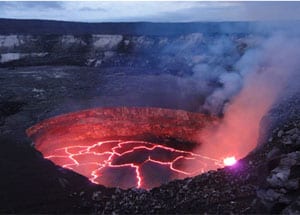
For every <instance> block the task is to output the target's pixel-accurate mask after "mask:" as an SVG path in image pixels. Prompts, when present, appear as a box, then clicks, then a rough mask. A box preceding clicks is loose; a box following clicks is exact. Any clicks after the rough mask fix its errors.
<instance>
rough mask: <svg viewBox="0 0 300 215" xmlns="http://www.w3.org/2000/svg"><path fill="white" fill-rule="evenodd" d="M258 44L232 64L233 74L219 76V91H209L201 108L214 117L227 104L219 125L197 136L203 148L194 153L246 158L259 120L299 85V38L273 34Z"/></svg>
mask: <svg viewBox="0 0 300 215" xmlns="http://www.w3.org/2000/svg"><path fill="white" fill-rule="evenodd" d="M260 44H261V45H259V46H257V47H256V48H252V49H249V50H248V51H246V52H245V53H244V55H243V56H242V57H241V58H240V60H239V61H238V62H237V63H236V64H235V69H236V71H237V73H224V74H222V75H221V76H219V78H220V82H221V83H222V84H223V87H222V88H218V89H216V90H215V91H213V93H212V94H211V95H210V96H209V97H208V98H207V99H206V101H205V104H204V108H206V109H209V110H211V112H212V113H216V112H218V111H219V110H220V107H222V103H224V102H225V100H227V99H229V102H228V103H227V104H226V105H225V107H224V117H223V119H222V121H221V122H220V124H219V125H217V126H214V127H210V128H206V129H205V131H204V132H203V133H202V132H201V135H199V140H200V141H201V142H202V143H203V144H202V145H201V147H199V148H198V149H197V152H198V153H201V154H205V155H207V156H211V157H214V158H217V159H221V158H225V157H227V156H235V157H236V158H242V157H244V156H245V155H247V154H248V153H249V152H250V151H251V150H253V149H254V148H255V147H256V145H257V139H258V135H259V124H260V120H261V119H262V117H263V116H264V115H265V114H266V113H267V112H268V110H269V109H270V108H271V107H272V105H273V104H274V103H275V102H276V101H278V100H279V99H280V98H281V96H282V95H283V94H284V92H286V90H287V88H289V87H291V86H290V85H294V87H295V84H296V85H299V84H298V83H299V76H298V74H299V72H300V61H299V59H300V49H299V47H300V40H299V37H296V36H295V37H293V36H291V35H289V36H288V37H287V36H286V34H283V33H276V34H273V35H271V36H269V37H267V38H265V39H264V40H262V41H261V42H260ZM295 79H298V80H295ZM296 87H297V86H296Z"/></svg>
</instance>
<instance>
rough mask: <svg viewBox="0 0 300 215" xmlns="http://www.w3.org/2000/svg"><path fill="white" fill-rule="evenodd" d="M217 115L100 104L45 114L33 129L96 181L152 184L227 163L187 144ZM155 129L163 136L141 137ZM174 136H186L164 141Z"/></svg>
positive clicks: (42, 146)
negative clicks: (53, 115)
mask: <svg viewBox="0 0 300 215" xmlns="http://www.w3.org/2000/svg"><path fill="white" fill-rule="evenodd" d="M216 121H217V119H216V118H213V117H210V116H206V115H203V114H196V113H189V112H185V111H179V110H168V109H160V108H99V109H91V110H85V111H80V112H75V113H71V114H66V115H61V116H58V117H54V118H51V119H48V120H45V121H43V122H41V123H39V124H37V125H35V126H33V127H31V128H30V129H28V130H27V134H28V135H29V137H31V138H32V139H33V141H34V143H35V148H36V149H37V150H39V151H40V152H42V154H43V156H44V157H45V158H46V159H49V160H51V161H52V162H53V163H55V164H56V165H59V166H62V167H64V168H68V169H71V170H73V171H75V172H77V173H79V174H81V175H84V176H86V177H87V178H89V180H90V181H92V182H93V183H96V184H102V185H105V186H108V187H121V188H124V189H126V188H131V187H137V188H144V189H151V188H153V187H156V186H159V185H161V184H162V183H166V182H168V181H170V180H174V179H181V178H186V177H190V176H194V175H196V174H199V173H202V172H205V171H208V170H211V169H216V168H218V167H222V166H223V162H222V161H221V160H218V159H213V158H210V157H207V156H205V155H201V154H197V153H193V152H192V148H191V147H190V148H189V147H187V145H184V144H187V143H186V142H185V141H191V142H193V141H194V139H193V135H192V134H193V133H196V131H197V132H199V131H200V130H201V129H202V128H204V127H205V126H206V125H207V124H209V123H215V122H216ZM150 132H151V134H152V135H154V136H155V137H160V139H156V140H155V139H154V140H148V139H149V138H148V139H147V138H144V139H143V138H142V139H141V137H149V133H150ZM137 137H139V138H137ZM170 137H172V138H174V137H175V138H176V139H179V140H181V141H179V142H177V144H175V142H172V140H173V139H171V141H168V142H165V141H164V139H166V138H167V139H168V138H170ZM195 138H197V137H195ZM159 140H161V141H159ZM194 144H196V146H197V147H198V146H199V143H194ZM196 146H195V147H196Z"/></svg>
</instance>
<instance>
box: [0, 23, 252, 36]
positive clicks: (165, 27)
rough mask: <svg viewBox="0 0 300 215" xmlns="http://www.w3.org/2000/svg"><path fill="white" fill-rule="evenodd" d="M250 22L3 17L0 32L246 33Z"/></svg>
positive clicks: (167, 34)
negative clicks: (163, 21)
mask: <svg viewBox="0 0 300 215" xmlns="http://www.w3.org/2000/svg"><path fill="white" fill-rule="evenodd" d="M249 26H250V23H248V22H190V23H150V22H132V23H125V22H121V23H84V22H68V21H48V20H20V19H0V34H75V35H76V34H123V35H166V36H172V35H174V36H175V35H182V34H189V33H196V32H202V33H209V34H213V33H217V32H220V31H222V32H223V33H245V32H247V31H249Z"/></svg>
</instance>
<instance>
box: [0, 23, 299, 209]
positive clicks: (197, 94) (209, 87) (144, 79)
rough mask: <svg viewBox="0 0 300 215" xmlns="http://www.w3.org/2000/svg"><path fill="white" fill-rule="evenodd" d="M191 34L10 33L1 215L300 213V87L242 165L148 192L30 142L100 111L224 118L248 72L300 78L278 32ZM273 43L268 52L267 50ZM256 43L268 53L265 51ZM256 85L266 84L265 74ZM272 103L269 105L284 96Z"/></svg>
mask: <svg viewBox="0 0 300 215" xmlns="http://www.w3.org/2000/svg"><path fill="white" fill-rule="evenodd" d="M229 26H230V25H229ZM66 29H67V28H66ZM153 29H155V25H154V27H153ZM188 29H189V31H188V32H187V33H184V34H182V35H180V32H178V31H176V34H175V33H173V34H171V35H166V34H164V35H163V36H159V33H157V32H156V33H155V35H154V36H153V35H149V32H148V33H147V34H145V35H133V33H132V32H129V34H128V33H127V34H125V35H122V34H120V32H117V33H118V35H114V36H111V35H110V36H107V35H104V36H103V35H92V34H90V35H89V34H88V35H75V36H74V35H73V36H72V35H62V34H57V32H54V34H52V35H50V34H45V33H43V32H42V33H40V34H41V35H33V36H31V35H30V32H25V33H26V36H24V33H22V31H20V33H19V34H16V30H15V29H14V31H13V32H12V33H14V34H9V33H8V32H4V33H5V34H4V33H3V35H1V36H0V52H1V59H0V62H1V68H0V132H1V133H0V135H1V141H0V143H1V150H0V169H1V179H0V190H1V192H0V212H1V213H101V214H103V213H104V214H106V213H116V214H118V213H121V214H122V213H128V214H132V213H139V214H149V213H156V214H157V213H163V214H166V213H168V214H170V213H171V214H181V213H205V212H207V213H218V214H224V213H237V214H240V213H272V214H274V213H283V214H293V213H299V211H300V209H299V206H300V199H299V178H300V175H299V171H300V170H299V165H300V152H299V149H300V148H299V147H300V142H299V141H300V108H299V107H300V98H299V92H300V91H299V85H298V84H297V83H296V84H295V83H294V82H295V81H291V79H288V80H287V81H286V82H285V83H288V84H286V85H285V86H284V87H282V88H280V91H279V92H277V91H275V92H276V93H275V94H276V95H280V96H278V97H276V96H275V98H274V99H273V100H274V102H272V103H270V105H269V106H270V108H268V109H266V110H267V111H266V113H264V114H263V117H262V118H260V121H259V133H260V135H259V139H258V144H259V145H258V147H257V148H256V149H255V150H254V151H252V152H251V153H250V154H248V155H247V156H246V157H245V158H243V159H241V160H240V161H239V162H238V164H237V165H235V166H232V167H226V168H223V169H219V170H214V171H209V172H207V173H205V174H202V175H199V176H196V177H193V178H187V179H184V180H176V181H172V182H170V183H167V184H163V185H161V186H160V187H157V188H153V189H152V190H148V191H146V190H141V189H136V188H132V189H128V190H122V189H119V188H105V187H103V186H100V185H95V184H92V183H91V182H90V181H88V180H87V179H86V178H85V177H83V176H81V175H79V174H77V173H74V172H72V171H70V170H66V169H63V168H61V167H59V166H55V165H54V164H53V163H52V162H50V161H48V160H45V159H43V157H42V155H41V153H40V152H38V151H36V150H35V149H34V147H33V146H32V142H31V140H29V139H28V138H27V137H26V134H25V130H26V129H27V128H29V127H30V126H32V125H34V124H36V123H38V122H40V121H41V120H44V119H47V118H49V117H52V116H56V115H59V114H63V113H69V112H72V111H76V110H82V109H87V108H92V107H111V106H148V107H160V108H171V109H183V110H187V111H193V112H203V113H207V114H212V115H218V116H219V117H224V116H225V117H226V116H227V115H226V111H225V108H224V107H226V105H228V104H230V102H231V99H232V98H234V96H236V95H239V93H240V92H243V91H242V90H241V89H243V87H244V86H247V81H246V80H248V78H247V74H248V72H247V68H250V69H256V70H259V74H260V73H262V74H268V68H269V67H270V68H272V67H276V68H278V67H279V68H280V69H281V70H283V69H286V70H295V71H296V72H294V73H286V75H284V76H280V75H279V76H278V78H275V79H270V81H269V82H274V83H275V85H280V84H279V83H281V82H278V81H277V80H278V79H280V80H282V79H284V78H282V77H285V76H289V75H290V74H292V75H291V76H292V80H298V77H299V65H298V64H297V63H295V62H294V61H292V60H291V58H290V56H292V54H293V55H294V57H297V56H298V55H297V54H299V53H298V52H295V51H294V49H293V46H295V45H294V44H296V45H298V44H299V43H298V41H296V42H295V43H292V42H291V44H292V45H289V44H290V43H289V42H290V41H288V42H287V41H286V40H283V41H285V43H284V44H285V46H284V47H282V46H279V47H277V48H276V51H277V52H276V53H275V52H274V51H272V50H273V49H272V48H273V47H274V44H282V43H283V42H282V40H281V39H280V38H279V39H278V38H277V37H275V39H274V37H273V36H270V35H269V33H268V32H263V33H261V32H260V33H258V32H259V31H255V34H251V33H249V29H248V30H247V32H245V29H244V28H243V29H242V30H241V28H233V27H232V26H231V27H230V28H228V25H227V29H230V30H231V31H227V32H225V33H224V32H221V31H220V32H217V33H216V32H214V31H213V32H211V31H209V32H208V31H207V28H205V29H206V30H204V28H203V27H202V28H200V27H199V28H197V31H196V32H193V31H192V32H190V28H188ZM218 29H221V28H218ZM232 29H236V30H232ZM250 30H251V29H250ZM48 33H49V32H48ZM55 33H56V34H55ZM67 33H70V32H67ZM72 33H74V32H72ZM85 33H86V32H85ZM96 33H99V32H96ZM109 33H111V34H116V33H115V32H109ZM142 33H143V32H142ZM139 34H141V32H139ZM269 37H270V38H271V39H268V38H269ZM283 38H285V37H283ZM264 40H267V43H266V44H267V45H263V46H261V43H263V42H262V41H264ZM274 41H275V42H274ZM257 47H258V49H257V50H263V51H264V50H265V51H264V52H263V53H267V54H257V52H255V51H256V48H257ZM270 47H271V48H270ZM286 47H288V48H287V49H285V48H286ZM295 47H296V48H297V46H295ZM251 50H255V51H254V52H248V51H251ZM270 52H271V53H272V55H271V54H270ZM38 53H39V54H38ZM249 53H250V54H249ZM281 53H283V54H282V55H281ZM249 56H252V58H250V59H252V61H250V62H249ZM270 56H274V57H270ZM276 56H280V58H279V59H277V58H276ZM265 58H266V59H267V60H263V61H259V60H257V59H265ZM270 59H271V60H270ZM295 61H297V60H295ZM253 62H254V63H253ZM284 62H287V63H286V65H285V63H284ZM254 64H255V65H254ZM257 65H259V68H257ZM281 65H284V66H283V67H282V68H281V67H280V66H281ZM287 65H292V66H287ZM250 69H249V70H250ZM271 74H273V76H270V77H274V76H275V77H277V76H276V74H277V73H271ZM274 74H275V75H274ZM256 80H257V82H260V79H259V77H258V79H256ZM261 80H263V81H264V80H265V78H263V79H261ZM263 81H262V83H263V84H265V86H268V89H273V85H269V82H263ZM250 83H251V82H250ZM232 86H234V87H232ZM256 86H257V87H261V85H256ZM262 86H263V85H262ZM259 89H264V88H259ZM276 89H277V88H276ZM255 92H256V91H255ZM261 92H264V91H263V90H262V91H261ZM267 92H268V91H267ZM272 92H273V91H272ZM265 95H266V96H267V97H264V98H266V99H265V100H268V99H267V98H271V97H272V98H273V97H274V96H273V94H272V93H271V94H269V93H266V94H264V96H265ZM258 101H259V100H255V102H256V103H255V104H258V103H259V102H258ZM249 107H251V105H250V104H249ZM254 107H256V106H255V105H254ZM258 107H260V106H259V105H257V108H258ZM245 111H246V110H245ZM249 113H250V112H249ZM247 120H248V119H246V118H245V123H244V124H245V127H243V129H244V130H247V125H249V129H250V123H248V121H247Z"/></svg>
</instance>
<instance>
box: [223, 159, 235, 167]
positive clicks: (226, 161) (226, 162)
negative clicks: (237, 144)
mask: <svg viewBox="0 0 300 215" xmlns="http://www.w3.org/2000/svg"><path fill="white" fill-rule="evenodd" d="M236 162H237V160H236V159H235V157H227V158H225V159H224V165H225V166H232V165H234V164H236Z"/></svg>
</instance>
